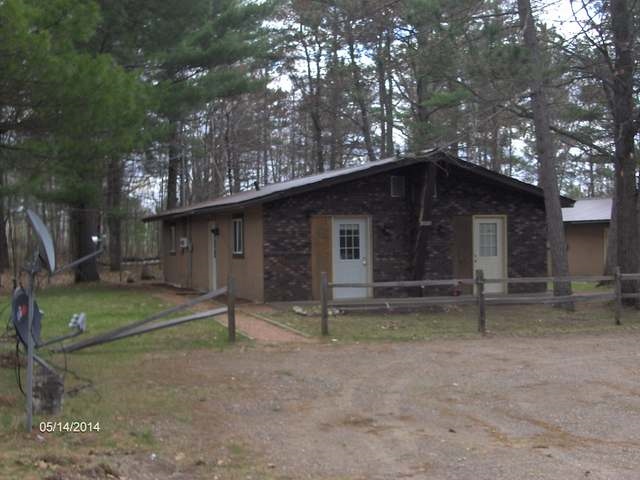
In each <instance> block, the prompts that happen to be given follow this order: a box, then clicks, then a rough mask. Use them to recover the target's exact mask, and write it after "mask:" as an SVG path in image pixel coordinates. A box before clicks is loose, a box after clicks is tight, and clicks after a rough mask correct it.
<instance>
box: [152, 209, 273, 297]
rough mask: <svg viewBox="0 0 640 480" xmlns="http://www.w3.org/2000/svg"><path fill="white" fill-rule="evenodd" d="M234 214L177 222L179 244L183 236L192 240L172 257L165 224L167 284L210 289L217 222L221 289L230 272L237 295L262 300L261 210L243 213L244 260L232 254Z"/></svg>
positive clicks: (164, 240) (165, 273) (168, 231)
mask: <svg viewBox="0 0 640 480" xmlns="http://www.w3.org/2000/svg"><path fill="white" fill-rule="evenodd" d="M231 217H232V214H225V215H218V216H212V215H201V216H198V217H195V218H187V219H182V220H178V221H176V222H175V225H176V237H177V240H176V241H177V242H178V241H179V239H180V237H183V236H187V237H188V238H190V240H191V249H190V250H186V249H181V248H176V253H175V254H170V253H169V249H168V248H165V247H164V245H168V240H169V237H170V235H171V233H170V225H171V224H172V223H170V222H163V227H162V231H163V237H162V238H163V247H162V259H163V270H164V278H165V281H166V282H167V283H170V284H172V285H178V286H180V287H185V288H194V289H196V290H202V291H205V290H209V289H210V288H211V285H210V283H211V279H210V269H211V261H212V259H211V238H210V237H211V228H210V227H211V224H212V223H214V222H215V223H216V225H217V227H218V229H219V231H220V235H219V237H218V268H217V283H218V287H222V286H225V285H226V284H227V278H228V276H229V273H232V274H233V276H234V279H235V282H236V292H237V296H238V297H240V298H245V299H248V300H252V301H258V302H260V301H262V300H263V298H264V293H263V290H264V287H263V278H264V273H263V248H262V239H263V227H262V209H261V207H254V208H250V209H246V210H245V211H244V222H245V223H244V242H245V254H244V256H243V257H242V258H234V257H233V255H232V253H231V251H232V235H233V232H232V228H231Z"/></svg>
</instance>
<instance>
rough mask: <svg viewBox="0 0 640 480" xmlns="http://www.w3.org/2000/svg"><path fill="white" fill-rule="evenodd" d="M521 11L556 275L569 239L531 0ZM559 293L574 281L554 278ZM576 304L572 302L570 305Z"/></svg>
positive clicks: (521, 0) (564, 268) (565, 271)
mask: <svg viewBox="0 0 640 480" xmlns="http://www.w3.org/2000/svg"><path fill="white" fill-rule="evenodd" d="M518 13H519V16H520V23H521V26H522V30H523V36H524V45H525V47H526V49H527V50H528V53H529V66H530V76H529V86H530V89H531V105H532V109H533V122H534V127H535V139H536V152H537V154H538V161H539V164H540V186H541V187H542V189H543V190H544V206H545V212H546V218H547V240H548V242H549V248H550V251H551V271H552V274H553V275H554V276H568V275H569V261H568V258H567V243H566V240H565V236H564V224H563V222H562V207H561V205H560V191H559V189H558V178H557V174H556V161H555V154H554V147H553V139H552V138H551V129H550V128H549V110H548V103H547V93H546V90H545V86H544V72H543V70H544V69H543V65H542V60H541V58H540V48H539V46H538V36H537V33H536V27H535V22H534V18H533V14H532V12H531V2H530V0H518ZM553 293H554V295H556V296H563V295H570V294H571V283H570V282H554V284H553ZM566 306H567V307H572V305H566Z"/></svg>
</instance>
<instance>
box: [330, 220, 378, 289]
mask: <svg viewBox="0 0 640 480" xmlns="http://www.w3.org/2000/svg"><path fill="white" fill-rule="evenodd" d="M332 250H333V282H334V283H366V282H367V281H368V280H369V265H368V262H369V228H368V222H367V220H366V219H365V218H334V219H333V249H332ZM367 292H368V289H367V288H334V289H333V298H362V297H366V296H367Z"/></svg>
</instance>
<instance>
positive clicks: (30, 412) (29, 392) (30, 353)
mask: <svg viewBox="0 0 640 480" xmlns="http://www.w3.org/2000/svg"><path fill="white" fill-rule="evenodd" d="M37 262H38V259H37V258H36V259H34V262H33V263H32V264H31V265H30V266H29V272H28V273H29V290H28V295H29V312H28V313H27V318H28V320H27V425H26V426H27V432H29V433H31V430H32V429H33V350H34V345H33V333H32V332H31V328H32V325H33V314H34V312H33V309H34V304H35V302H34V298H33V289H34V283H35V276H36V265H37V264H38V263H37Z"/></svg>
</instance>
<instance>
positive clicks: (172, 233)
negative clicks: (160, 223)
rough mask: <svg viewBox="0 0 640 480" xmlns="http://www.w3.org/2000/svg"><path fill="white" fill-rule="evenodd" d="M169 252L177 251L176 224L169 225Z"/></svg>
mask: <svg viewBox="0 0 640 480" xmlns="http://www.w3.org/2000/svg"><path fill="white" fill-rule="evenodd" d="M169 253H176V226H175V225H171V226H170V227H169Z"/></svg>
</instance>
